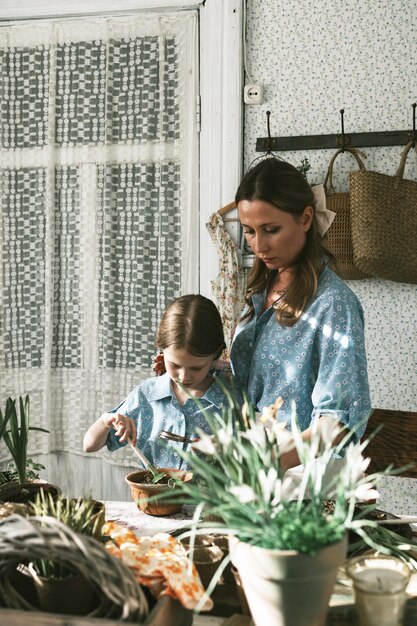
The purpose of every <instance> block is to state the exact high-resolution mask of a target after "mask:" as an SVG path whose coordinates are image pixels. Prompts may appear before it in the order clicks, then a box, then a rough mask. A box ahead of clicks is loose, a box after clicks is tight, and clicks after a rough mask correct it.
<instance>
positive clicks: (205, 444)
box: [191, 429, 217, 456]
mask: <svg viewBox="0 0 417 626" xmlns="http://www.w3.org/2000/svg"><path fill="white" fill-rule="evenodd" d="M197 432H198V435H199V437H200V439H199V440H198V441H196V442H194V443H193V444H192V445H191V447H192V448H193V450H199V451H200V452H202V453H203V454H208V455H210V456H214V455H215V454H217V449H216V446H215V445H214V442H213V440H214V437H213V436H212V435H207V434H206V433H205V432H204V431H202V430H201V429H198V430H197Z"/></svg>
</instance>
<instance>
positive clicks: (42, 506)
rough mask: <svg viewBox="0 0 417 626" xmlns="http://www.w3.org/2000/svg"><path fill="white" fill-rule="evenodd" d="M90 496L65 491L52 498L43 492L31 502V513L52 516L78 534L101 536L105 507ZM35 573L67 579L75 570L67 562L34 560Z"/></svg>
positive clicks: (45, 576)
mask: <svg viewBox="0 0 417 626" xmlns="http://www.w3.org/2000/svg"><path fill="white" fill-rule="evenodd" d="M100 505H101V503H99V502H98V501H97V500H93V499H92V498H91V497H89V498H78V499H75V498H67V497H66V496H63V495H62V494H61V495H59V496H58V497H57V498H53V497H52V496H51V494H45V493H44V492H43V491H41V492H40V493H39V494H38V496H37V497H36V500H35V501H34V502H33V503H32V514H33V515H35V516H36V517H39V518H41V517H45V516H47V517H53V518H55V519H57V520H59V521H60V522H63V523H64V524H66V525H67V526H68V527H69V528H71V529H72V530H73V531H75V532H76V533H79V534H81V535H86V536H88V537H94V538H96V539H99V538H100V536H101V527H102V525H103V523H104V507H103V508H102V509H101V508H100ZM33 567H34V569H35V572H36V573H37V574H38V575H40V576H43V577H44V578H66V577H67V576H70V575H72V574H73V573H74V572H73V571H72V570H71V569H69V568H68V567H67V566H66V565H63V564H62V563H59V562H56V561H48V559H35V560H34V561H33Z"/></svg>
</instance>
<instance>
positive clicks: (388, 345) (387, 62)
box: [244, 0, 417, 513]
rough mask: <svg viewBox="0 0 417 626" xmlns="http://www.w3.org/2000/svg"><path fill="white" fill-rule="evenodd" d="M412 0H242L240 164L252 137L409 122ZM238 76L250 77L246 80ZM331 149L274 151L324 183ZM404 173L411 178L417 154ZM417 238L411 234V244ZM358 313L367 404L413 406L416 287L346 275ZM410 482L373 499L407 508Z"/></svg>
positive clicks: (339, 176)
mask: <svg viewBox="0 0 417 626" xmlns="http://www.w3.org/2000/svg"><path fill="white" fill-rule="evenodd" d="M416 23H417V3H416V2H415V0H379V1H378V2H362V0H345V1H344V2H341V1H326V0H287V2H276V0H262V2H259V0H247V28H246V30H247V59H246V61H247V70H248V72H249V74H250V78H251V79H252V81H253V83H255V84H258V83H259V84H261V85H262V86H263V88H264V102H263V104H261V105H246V106H245V130H244V132H245V144H244V145H245V150H244V165H245V169H246V168H247V167H248V166H249V165H250V163H251V162H252V161H253V159H254V158H256V157H257V156H259V155H260V153H257V152H256V150H255V147H256V139H257V138H258V137H266V136H267V124H266V120H267V118H266V111H270V112H271V115H270V127H271V135H272V136H273V137H280V136H292V135H313V134H337V133H340V132H341V118H340V109H342V108H343V109H344V111H345V113H344V127H345V133H347V134H348V133H349V132H352V133H353V132H371V131H389V130H405V129H410V131H411V129H412V120H413V118H412V113H413V110H412V104H413V102H416V101H417V83H416V65H415V63H416V61H415V60H416V58H417V39H416V37H415V24H416ZM246 82H249V80H248V78H246ZM334 151H335V150H331V149H329V150H311V151H288V152H277V153H276V154H278V155H279V156H280V157H282V158H284V159H286V160H287V161H289V162H290V163H292V164H293V165H296V166H298V165H300V164H301V161H302V159H304V158H305V157H307V158H308V160H309V162H310V165H311V169H310V171H309V172H308V179H309V182H310V183H311V184H316V183H321V182H324V179H325V176H326V172H327V167H328V163H329V161H330V158H331V156H332V155H333V153H334ZM401 151H402V146H391V147H377V148H364V149H363V152H364V153H365V155H366V158H365V164H366V167H367V169H370V170H376V171H380V172H383V173H386V174H394V173H395V171H396V169H397V167H398V164H399V159H400V154H401ZM352 167H355V162H354V160H353V158H352V157H351V156H350V155H348V154H343V155H340V157H338V160H337V161H336V164H335V171H334V177H333V181H334V186H335V189H336V191H347V189H348V172H349V170H350V169H351V168H352ZM404 176H405V178H409V179H412V180H417V153H416V152H415V151H412V152H410V154H409V157H408V159H407V164H406V169H405V174H404ZM416 245H417V242H416ZM349 286H350V287H351V288H352V289H353V290H354V291H355V292H356V293H357V295H358V296H359V298H360V300H361V302H362V305H363V307H364V311H365V319H366V343H367V355H368V366H369V378H370V385H371V394H372V404H373V406H375V407H381V408H387V409H401V410H405V411H407V410H408V411H417V332H416V331H417V321H416V318H417V285H408V284H403V283H395V282H391V281H385V280H380V279H376V278H372V279H366V280H361V281H350V282H349ZM415 482H416V481H413V480H412V479H398V478H391V479H390V480H389V481H387V483H386V485H385V488H384V493H383V499H382V500H381V504H382V505H385V506H386V507H391V508H392V510H395V511H398V512H403V513H407V512H413V513H415V512H416V511H415V504H414V510H413V511H411V510H410V511H409V509H412V508H413V502H414V503H415V500H416V491H417V489H416V487H415V486H414V485H415Z"/></svg>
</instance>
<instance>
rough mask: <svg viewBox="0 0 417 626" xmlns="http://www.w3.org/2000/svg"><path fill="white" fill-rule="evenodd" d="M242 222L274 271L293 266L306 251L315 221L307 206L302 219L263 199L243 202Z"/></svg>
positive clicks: (260, 256)
mask: <svg viewBox="0 0 417 626" xmlns="http://www.w3.org/2000/svg"><path fill="white" fill-rule="evenodd" d="M237 208H238V211H239V220H240V222H241V224H242V228H243V232H244V233H245V238H246V241H247V243H248V245H249V246H250V247H251V249H252V250H253V252H254V254H255V255H256V256H257V257H258V259H260V260H261V261H263V262H264V263H265V265H266V267H267V268H268V269H270V270H278V269H281V268H284V267H287V266H289V265H291V264H292V263H293V262H294V261H295V259H296V258H297V257H298V255H299V254H300V252H301V250H302V249H303V248H304V245H305V241H306V233H307V231H308V229H309V228H310V226H311V222H312V219H313V208H312V207H311V206H307V207H306V208H305V209H304V212H303V214H302V215H301V216H297V215H292V214H291V213H287V212H286V211H282V210H281V209H278V208H277V207H276V206H274V205H273V204H270V203H269V202H264V201H263V200H241V201H240V202H239V203H238V205H237Z"/></svg>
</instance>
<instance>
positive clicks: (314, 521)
mask: <svg viewBox="0 0 417 626" xmlns="http://www.w3.org/2000/svg"><path fill="white" fill-rule="evenodd" d="M228 400H229V401H228V405H227V406H224V407H223V410H222V414H218V415H216V416H214V417H213V416H210V415H206V419H207V421H208V422H209V423H210V426H211V430H212V435H211V436H209V435H207V434H205V433H204V432H201V431H200V432H199V435H200V440H199V441H198V442H197V443H196V444H194V445H193V450H191V451H187V452H180V453H181V454H182V456H183V457H184V458H185V459H186V461H187V463H188V464H189V466H190V467H191V469H192V471H193V473H194V477H195V479H196V481H195V482H194V483H180V484H178V485H177V489H179V490H181V491H182V492H183V493H184V494H185V495H186V497H187V500H188V502H191V503H193V504H195V505H197V511H196V516H195V518H196V519H197V518H199V514H200V512H201V511H205V515H206V517H205V519H202V521H197V522H196V527H197V529H198V528H203V527H204V531H203V530H201V532H207V527H210V528H211V532H219V533H222V534H224V533H228V534H229V535H230V536H231V538H230V541H229V546H230V554H231V559H232V562H233V564H234V566H235V567H236V568H237V570H238V572H239V575H240V579H241V581H242V585H243V588H244V590H245V593H246V596H247V600H248V603H249V606H250V609H251V612H252V617H253V620H254V622H255V624H256V626H264V625H265V624H268V626H276V625H280V626H290V625H291V626H293V625H294V624H297V626H307V625H309V624H315V625H317V626H318V625H321V624H324V620H325V616H326V613H327V607H328V601H329V598H330V595H331V591H332V588H333V586H334V582H335V579H336V573H337V569H338V567H339V566H340V565H341V564H342V562H343V561H344V559H345V556H346V548H347V539H346V536H347V531H348V530H354V531H355V532H356V533H357V534H358V535H359V536H361V537H363V538H365V539H366V537H367V534H366V529H367V527H369V526H372V525H373V522H369V520H366V519H355V516H354V513H355V505H356V503H357V502H358V501H359V500H360V501H363V500H366V499H369V498H372V499H375V497H376V496H377V495H378V494H377V492H376V490H375V486H376V483H377V480H378V478H379V475H372V476H367V477H366V478H365V477H363V472H364V471H365V469H366V467H367V465H368V463H369V460H367V459H365V458H364V457H363V454H362V453H363V449H364V444H363V443H357V444H354V443H349V435H347V436H346V438H344V440H343V441H342V442H341V443H339V444H338V445H335V444H334V443H333V442H334V440H335V437H336V435H337V434H338V433H339V432H340V427H339V425H338V422H337V421H336V420H334V418H332V417H330V416H328V417H326V416H324V417H323V418H322V419H321V420H320V428H316V430H315V431H314V432H313V436H312V439H311V441H309V442H306V441H304V440H303V438H302V436H301V433H300V430H299V428H298V425H297V418H296V412H295V407H294V408H293V415H292V423H291V428H292V430H291V431H289V430H286V429H285V424H284V425H282V424H280V423H278V421H277V420H276V414H277V409H278V408H279V400H278V401H277V402H276V403H275V405H274V406H272V407H270V408H268V409H267V410H264V412H263V414H262V416H261V418H260V419H259V416H257V415H256V414H255V411H254V409H253V407H252V406H250V404H249V403H248V402H245V403H244V405H243V407H241V406H240V405H239V403H238V402H237V400H236V394H235V393H234V392H232V391H228ZM294 446H295V447H296V449H297V452H298V455H299V458H300V460H301V462H302V464H303V466H304V472H303V474H302V477H301V478H300V479H299V480H296V479H295V478H293V477H289V476H288V474H287V475H286V476H284V472H283V470H282V468H281V461H280V459H281V456H282V455H283V454H284V453H285V452H286V451H288V450H289V449H290V448H291V447H294ZM342 449H344V453H345V457H346V459H345V463H344V464H343V466H342V468H341V470H340V473H339V475H338V477H337V479H334V480H333V481H330V482H329V483H328V484H327V485H326V487H325V486H324V482H323V478H324V475H325V472H326V470H327V468H328V467H329V466H330V464H331V462H332V459H333V458H334V455H335V454H336V455H338V454H340V453H341V452H342ZM202 453H203V454H202ZM327 499H331V500H332V501H333V505H334V506H333V507H332V508H333V512H332V514H329V513H328V512H327V510H326V508H325V507H324V506H323V502H324V501H326V500H327ZM207 516H209V519H213V517H214V518H215V519H216V521H215V522H207ZM199 519H200V520H201V517H200V518H199ZM197 532H198V530H197ZM213 583H214V581H213ZM300 598H302V599H303V601H302V602H300Z"/></svg>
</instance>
